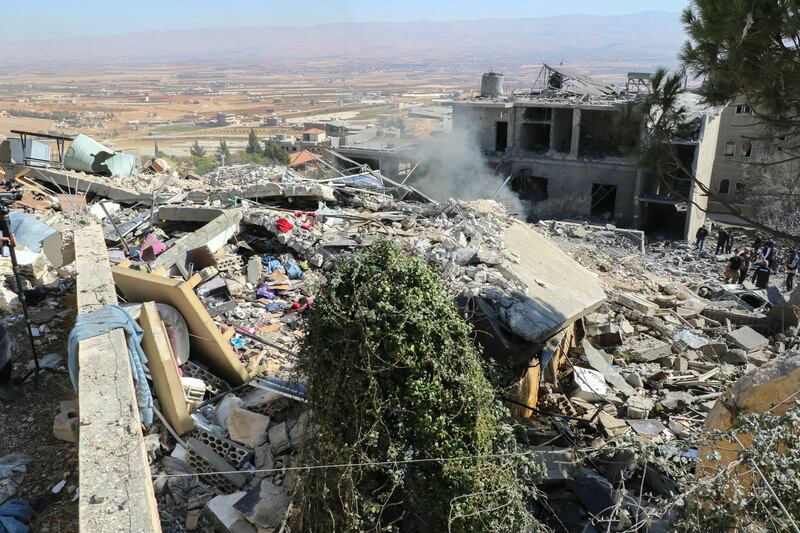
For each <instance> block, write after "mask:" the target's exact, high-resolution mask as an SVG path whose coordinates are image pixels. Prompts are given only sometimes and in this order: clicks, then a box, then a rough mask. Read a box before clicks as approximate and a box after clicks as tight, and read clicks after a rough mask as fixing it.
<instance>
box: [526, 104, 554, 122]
mask: <svg viewBox="0 0 800 533" xmlns="http://www.w3.org/2000/svg"><path fill="white" fill-rule="evenodd" d="M552 116H553V110H552V108H549V107H528V108H526V109H525V115H524V116H523V118H524V119H525V120H531V121H536V122H546V121H549V120H551V119H552Z"/></svg>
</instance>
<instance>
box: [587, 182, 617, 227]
mask: <svg viewBox="0 0 800 533" xmlns="http://www.w3.org/2000/svg"><path fill="white" fill-rule="evenodd" d="M616 205H617V186H616V185H608V184H606V183H592V208H591V213H592V216H595V217H600V218H603V219H605V220H608V219H610V218H613V217H614V209H615V208H616Z"/></svg>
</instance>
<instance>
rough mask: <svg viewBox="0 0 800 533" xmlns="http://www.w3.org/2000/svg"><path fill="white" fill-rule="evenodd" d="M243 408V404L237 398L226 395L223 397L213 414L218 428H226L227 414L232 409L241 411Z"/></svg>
mask: <svg viewBox="0 0 800 533" xmlns="http://www.w3.org/2000/svg"><path fill="white" fill-rule="evenodd" d="M243 406H244V402H243V401H242V399H241V398H239V397H238V396H235V395H233V394H228V395H227V396H225V397H224V398H223V399H222V400H220V402H219V403H218V404H217V407H216V409H215V411H214V413H215V414H216V416H217V424H219V425H220V427H226V426H227V425H228V414H229V413H230V412H231V410H233V409H241V408H242V407H243Z"/></svg>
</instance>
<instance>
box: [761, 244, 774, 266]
mask: <svg viewBox="0 0 800 533" xmlns="http://www.w3.org/2000/svg"><path fill="white" fill-rule="evenodd" d="M761 259H763V260H764V261H766V262H767V263H769V262H770V261H774V260H775V243H774V242H772V241H767V242H765V243H764V249H763V250H761Z"/></svg>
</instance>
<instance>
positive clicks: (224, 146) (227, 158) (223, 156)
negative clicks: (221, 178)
mask: <svg viewBox="0 0 800 533" xmlns="http://www.w3.org/2000/svg"><path fill="white" fill-rule="evenodd" d="M215 156H216V159H217V161H219V162H220V163H221V164H223V165H228V164H231V163H232V162H233V160H232V158H231V151H230V150H229V149H228V143H227V142H226V141H224V140H223V139H220V141H219V148H217V152H216V154H215Z"/></svg>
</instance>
